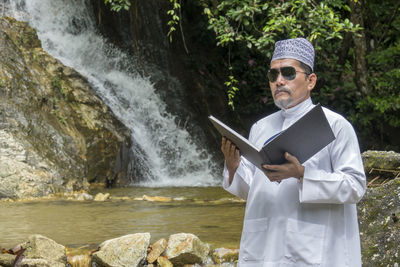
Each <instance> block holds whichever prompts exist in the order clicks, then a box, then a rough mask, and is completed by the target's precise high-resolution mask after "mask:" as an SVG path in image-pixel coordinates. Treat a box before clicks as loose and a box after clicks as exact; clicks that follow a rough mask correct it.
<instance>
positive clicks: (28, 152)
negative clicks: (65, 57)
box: [0, 17, 130, 198]
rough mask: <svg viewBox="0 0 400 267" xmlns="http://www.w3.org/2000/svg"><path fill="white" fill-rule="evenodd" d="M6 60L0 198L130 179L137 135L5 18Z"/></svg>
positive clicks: (0, 73)
mask: <svg viewBox="0 0 400 267" xmlns="http://www.w3.org/2000/svg"><path fill="white" fill-rule="evenodd" d="M0 58H1V60H0V198H2V197H13V198H19V197H29V196H34V197H35V196H43V195H47V194H49V193H54V192H57V191H64V190H79V189H85V188H86V187H87V181H89V182H91V181H97V182H110V183H113V182H115V179H117V178H118V179H119V181H124V180H125V181H126V179H127V177H126V173H127V170H126V166H127V164H126V162H124V161H126V160H127V159H126V155H127V153H126V151H127V150H128V149H127V148H129V147H130V133H129V131H128V130H127V129H126V128H125V127H124V126H123V125H122V124H121V123H120V122H119V121H118V120H117V119H116V118H115V117H114V116H113V114H112V113H111V112H110V110H109V109H108V108H107V106H105V105H104V104H103V102H102V101H101V100H100V99H99V98H98V97H97V96H96V95H94V93H93V92H92V90H91V87H90V84H89V83H88V82H87V80H86V79H85V78H84V77H82V76H81V75H80V74H79V73H77V72H76V71H74V70H73V69H71V68H69V67H66V66H64V65H62V64H61V63H60V62H59V61H58V60H56V59H54V58H53V57H51V56H50V55H48V54H47V53H46V52H45V51H43V49H42V48H41V43H40V41H39V39H38V38H37V34H36V31H35V30H34V29H32V28H31V27H29V26H28V25H27V24H26V23H23V22H18V21H15V20H14V19H11V18H8V17H0ZM123 151H125V152H123ZM117 158H118V159H117Z"/></svg>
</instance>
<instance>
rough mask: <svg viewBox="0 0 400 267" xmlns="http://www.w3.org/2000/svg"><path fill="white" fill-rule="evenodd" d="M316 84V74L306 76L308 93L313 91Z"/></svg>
mask: <svg viewBox="0 0 400 267" xmlns="http://www.w3.org/2000/svg"><path fill="white" fill-rule="evenodd" d="M316 84H317V74H315V73H311V74H310V75H308V86H307V87H308V91H311V90H312V89H314V87H315V85H316Z"/></svg>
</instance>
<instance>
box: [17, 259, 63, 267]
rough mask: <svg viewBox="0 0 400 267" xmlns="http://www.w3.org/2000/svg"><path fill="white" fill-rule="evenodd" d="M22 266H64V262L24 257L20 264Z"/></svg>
mask: <svg viewBox="0 0 400 267" xmlns="http://www.w3.org/2000/svg"><path fill="white" fill-rule="evenodd" d="M20 266H24V267H65V264H64V263H61V262H55V261H51V260H46V259H27V258H24V259H22V261H21V265H20Z"/></svg>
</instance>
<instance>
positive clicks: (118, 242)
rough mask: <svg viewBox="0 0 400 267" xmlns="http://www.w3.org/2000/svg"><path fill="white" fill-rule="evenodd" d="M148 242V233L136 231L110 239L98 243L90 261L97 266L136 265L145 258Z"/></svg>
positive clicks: (125, 266) (124, 266)
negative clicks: (97, 248) (97, 247)
mask: <svg viewBox="0 0 400 267" xmlns="http://www.w3.org/2000/svg"><path fill="white" fill-rule="evenodd" d="M149 244H150V234H149V233H137V234H131V235H125V236H122V237H118V238H114V239H110V240H107V241H104V242H103V243H101V244H100V248H99V251H97V252H95V253H94V254H93V255H92V262H94V263H96V264H98V265H99V266H119V267H128V266H129V267H136V266H140V265H139V264H140V263H141V262H142V261H144V260H145V259H146V253H147V248H148V246H149Z"/></svg>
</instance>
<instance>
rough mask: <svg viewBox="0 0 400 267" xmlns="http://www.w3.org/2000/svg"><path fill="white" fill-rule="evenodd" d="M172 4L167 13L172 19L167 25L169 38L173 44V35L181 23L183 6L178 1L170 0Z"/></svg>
mask: <svg viewBox="0 0 400 267" xmlns="http://www.w3.org/2000/svg"><path fill="white" fill-rule="evenodd" d="M169 1H170V2H171V4H172V8H171V9H170V10H168V11H167V14H168V15H169V16H171V19H170V20H169V21H168V23H167V25H168V27H169V30H168V33H167V36H168V37H169V41H170V42H172V33H173V32H174V31H176V27H177V26H178V23H179V20H180V18H179V11H180V9H181V4H180V3H178V0H169Z"/></svg>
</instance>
